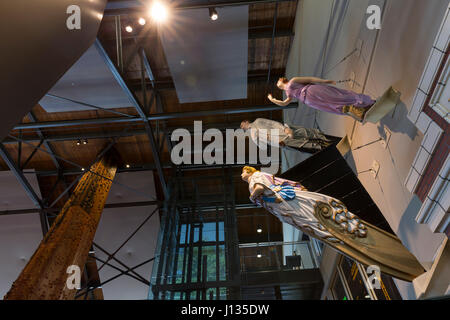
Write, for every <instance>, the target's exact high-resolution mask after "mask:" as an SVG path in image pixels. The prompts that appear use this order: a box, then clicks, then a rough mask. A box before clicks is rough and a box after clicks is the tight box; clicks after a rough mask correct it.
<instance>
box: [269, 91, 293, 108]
mask: <svg viewBox="0 0 450 320" xmlns="http://www.w3.org/2000/svg"><path fill="white" fill-rule="evenodd" d="M267 98H268V99H269V100H270V101H271V102H273V103H275V104H276V105H278V106H280V107H285V106H287V105H288V104H289V103H291V101H292V98H290V97H287V98H286V99H285V100H278V99H275V98H274V97H272V94H270V93H269V94H268V95H267Z"/></svg>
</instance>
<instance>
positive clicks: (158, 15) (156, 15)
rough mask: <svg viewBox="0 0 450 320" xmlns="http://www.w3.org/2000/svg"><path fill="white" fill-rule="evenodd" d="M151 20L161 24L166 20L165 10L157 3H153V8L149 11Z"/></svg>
mask: <svg viewBox="0 0 450 320" xmlns="http://www.w3.org/2000/svg"><path fill="white" fill-rule="evenodd" d="M150 13H151V15H152V18H153V19H154V20H155V21H157V22H163V21H165V20H166V19H167V15H168V14H167V8H166V7H165V6H164V5H163V4H162V3H161V2H158V1H154V2H153V6H152V8H151V11H150Z"/></svg>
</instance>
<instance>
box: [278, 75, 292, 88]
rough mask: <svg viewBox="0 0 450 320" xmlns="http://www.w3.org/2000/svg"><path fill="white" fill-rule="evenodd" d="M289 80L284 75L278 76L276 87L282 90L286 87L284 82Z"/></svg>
mask: <svg viewBox="0 0 450 320" xmlns="http://www.w3.org/2000/svg"><path fill="white" fill-rule="evenodd" d="M288 82H289V80H288V79H287V78H285V77H280V78H279V79H278V81H277V87H278V88H279V89H281V90H284V88H285V87H286V84H287V83H288Z"/></svg>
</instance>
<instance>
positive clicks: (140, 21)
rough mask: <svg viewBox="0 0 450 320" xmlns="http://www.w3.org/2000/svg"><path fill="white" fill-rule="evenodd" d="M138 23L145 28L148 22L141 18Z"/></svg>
mask: <svg viewBox="0 0 450 320" xmlns="http://www.w3.org/2000/svg"><path fill="white" fill-rule="evenodd" d="M138 22H139V24H140V25H141V26H143V25H144V24H145V22H146V21H145V19H144V18H139V20H138Z"/></svg>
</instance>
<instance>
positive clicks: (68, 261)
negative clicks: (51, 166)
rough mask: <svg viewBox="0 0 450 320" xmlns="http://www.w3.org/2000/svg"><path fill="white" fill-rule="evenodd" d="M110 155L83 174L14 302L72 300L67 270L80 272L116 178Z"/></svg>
mask: <svg viewBox="0 0 450 320" xmlns="http://www.w3.org/2000/svg"><path fill="white" fill-rule="evenodd" d="M116 163H117V162H116V160H115V158H114V156H113V155H112V153H108V154H107V155H106V156H104V157H103V158H101V159H100V160H98V161H97V162H96V163H95V164H94V165H93V166H92V167H91V168H90V170H89V171H88V172H86V173H85V174H84V175H83V177H82V178H81V180H80V181H79V182H78V185H77V186H76V188H75V191H74V192H73V194H72V195H71V197H70V198H69V200H68V201H67V202H66V204H65V205H64V207H63V208H62V210H61V212H60V213H59V215H58V217H57V218H56V220H55V222H54V223H53V225H52V227H51V228H50V230H49V231H48V233H47V234H46V236H45V237H44V239H43V240H42V242H41V244H40V245H39V247H38V249H37V250H36V252H35V253H34V254H33V256H32V257H31V259H30V261H29V262H28V264H27V265H26V266H25V268H24V269H23V270H22V273H21V274H20V275H19V277H18V278H17V280H16V281H15V282H14V283H13V285H12V288H11V289H10V291H9V292H8V293H7V294H6V296H5V297H4V299H5V300H13V299H40V300H41V299H73V298H74V297H75V294H76V291H77V290H76V289H69V288H68V287H67V285H66V282H67V279H68V277H69V276H70V275H71V274H72V273H67V268H68V267H69V266H72V265H75V266H78V267H79V268H80V270H81V271H82V270H83V269H84V266H85V263H86V259H87V257H88V254H89V249H90V248H91V245H92V241H93V239H94V235H95V231H96V229H97V226H98V223H99V221H100V216H101V213H102V211H103V207H104V205H105V202H106V198H107V196H108V192H109V190H110V188H111V184H112V180H113V179H114V176H115V174H116V170H117V164H116Z"/></svg>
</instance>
